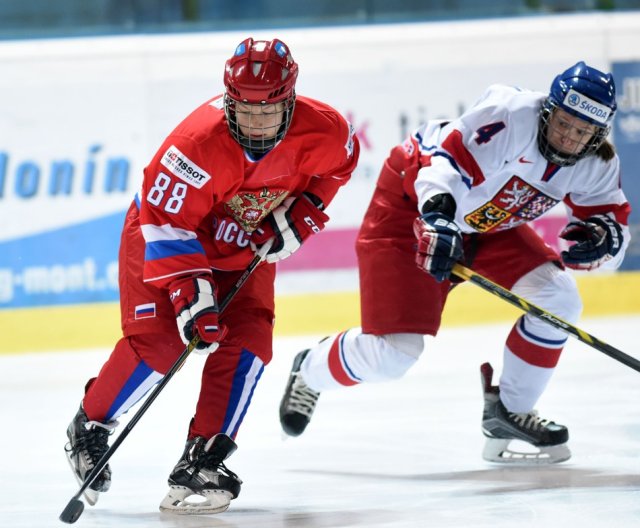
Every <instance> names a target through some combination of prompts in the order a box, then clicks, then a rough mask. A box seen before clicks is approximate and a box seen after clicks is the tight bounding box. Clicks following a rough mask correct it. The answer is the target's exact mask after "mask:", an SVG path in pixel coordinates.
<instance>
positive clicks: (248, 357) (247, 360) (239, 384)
mask: <svg viewBox="0 0 640 528" xmlns="http://www.w3.org/2000/svg"><path fill="white" fill-rule="evenodd" d="M255 358H256V356H255V354H253V353H252V352H250V351H249V350H246V349H244V348H243V349H242V353H241V354H240V359H239V360H238V366H237V367H236V372H235V374H234V376H233V383H232V384H231V393H230V394H229V403H228V404H227V412H226V413H225V417H224V423H223V424H222V430H223V431H226V430H227V429H228V428H229V426H230V425H231V422H232V420H233V416H234V415H235V413H236V409H237V408H238V404H239V403H240V399H241V398H242V394H243V392H244V388H245V385H246V382H247V374H248V373H249V372H250V371H251V366H252V365H253V361H254V359H255ZM263 371H264V365H263V366H262V368H261V369H260V372H259V373H258V376H257V377H256V379H255V382H254V384H253V386H252V387H251V392H250V394H249V398H248V399H247V401H246V405H245V407H244V409H243V410H242V414H241V419H240V420H238V424H237V425H236V427H235V428H234V431H233V433H234V434H235V433H236V432H237V430H238V427H239V426H240V424H241V423H242V418H244V415H245V414H246V412H247V408H248V407H249V404H250V403H251V398H252V396H253V391H254V389H255V387H256V385H257V383H258V380H259V379H260V376H261V375H262V372H263ZM229 436H231V437H232V438H233V434H230V435H229Z"/></svg>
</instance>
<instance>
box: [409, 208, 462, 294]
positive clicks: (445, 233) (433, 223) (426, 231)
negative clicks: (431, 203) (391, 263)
mask: <svg viewBox="0 0 640 528" xmlns="http://www.w3.org/2000/svg"><path fill="white" fill-rule="evenodd" d="M413 232H414V234H415V235H416V238H417V239H418V252H417V253H416V264H417V265H418V267H419V268H420V269H423V270H425V271H426V272H427V273H429V274H431V275H432V276H433V277H434V278H435V279H436V280H437V281H438V282H442V281H444V280H447V279H449V278H450V277H451V269H452V268H453V265H454V264H455V263H456V262H458V261H459V260H460V259H462V255H463V250H462V233H461V231H460V228H459V227H458V226H457V225H456V223H455V222H454V221H453V220H451V219H450V218H449V217H448V216H446V215H444V214H442V213H437V212H436V213H427V214H424V215H422V216H420V217H418V218H416V219H415V220H414V222H413Z"/></svg>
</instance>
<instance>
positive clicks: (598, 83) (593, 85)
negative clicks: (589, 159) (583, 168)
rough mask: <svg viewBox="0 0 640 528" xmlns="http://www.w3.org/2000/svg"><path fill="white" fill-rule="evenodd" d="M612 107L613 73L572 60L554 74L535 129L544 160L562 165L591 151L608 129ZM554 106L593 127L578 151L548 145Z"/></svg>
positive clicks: (603, 139)
mask: <svg viewBox="0 0 640 528" xmlns="http://www.w3.org/2000/svg"><path fill="white" fill-rule="evenodd" d="M616 107H617V105H616V88H615V83H614V81H613V76H612V75H611V74H610V73H603V72H601V71H599V70H596V69H595V68H592V67H590V66H587V65H586V64H585V63H584V62H582V61H580V62H578V63H576V64H574V65H573V66H571V68H569V69H568V70H566V71H564V72H562V73H561V74H560V75H558V76H556V78H555V79H554V80H553V82H552V83H551V89H550V90H549V96H548V97H547V98H546V100H545V101H544V103H543V105H542V109H541V112H540V127H539V131H538V145H539V147H540V152H541V153H542V154H543V155H544V157H545V158H546V159H547V160H548V161H550V162H552V163H556V164H557V165H562V166H567V165H573V164H575V163H576V162H577V161H578V160H579V159H582V158H584V157H586V156H589V155H591V154H593V153H594V152H595V151H596V150H598V148H599V147H600V145H602V143H603V142H604V141H605V139H606V137H607V135H608V134H609V131H610V130H611V121H612V119H613V116H614V114H615V111H616ZM556 108H560V109H562V110H564V111H565V112H567V113H569V114H571V115H573V116H576V117H579V118H580V119H582V120H584V121H586V122H588V123H591V124H592V125H595V126H596V127H597V128H596V133H595V134H594V136H593V137H592V138H591V140H590V141H589V142H588V143H587V145H586V146H585V147H584V148H583V149H582V150H581V151H580V152H577V153H573V154H565V153H563V152H560V151H558V150H557V149H555V148H553V147H552V146H551V145H549V142H548V140H547V130H548V126H549V118H550V117H551V114H552V113H553V111H554V110H555V109H556Z"/></svg>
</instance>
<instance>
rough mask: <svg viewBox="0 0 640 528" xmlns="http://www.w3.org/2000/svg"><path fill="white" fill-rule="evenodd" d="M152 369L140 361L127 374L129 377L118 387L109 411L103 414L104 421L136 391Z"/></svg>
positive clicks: (109, 418)
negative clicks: (118, 390)
mask: <svg viewBox="0 0 640 528" xmlns="http://www.w3.org/2000/svg"><path fill="white" fill-rule="evenodd" d="M153 372H154V371H153V369H152V368H150V367H149V366H148V365H147V364H146V363H145V362H144V361H140V363H139V364H138V366H137V367H136V368H135V370H134V371H133V372H132V373H131V376H129V379H128V380H127V382H126V383H125V384H124V387H122V389H120V392H119V393H118V395H117V396H116V398H115V400H113V403H112V404H111V407H109V411H108V412H107V415H106V416H105V421H109V420H111V418H112V417H113V415H114V414H115V413H116V411H117V410H118V409H120V407H122V405H123V404H124V402H126V401H127V400H128V399H129V397H130V396H131V395H132V394H133V393H134V392H135V391H136V389H137V388H138V387H139V386H140V385H142V384H143V383H144V381H145V380H146V379H147V378H148V377H149V376H150V375H151V374H152V373H153Z"/></svg>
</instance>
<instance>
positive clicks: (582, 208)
mask: <svg viewBox="0 0 640 528" xmlns="http://www.w3.org/2000/svg"><path fill="white" fill-rule="evenodd" d="M563 201H564V203H565V204H567V206H568V207H569V208H570V209H571V211H572V212H573V215H574V216H575V217H576V218H580V219H581V220H586V219H587V218H589V217H590V216H593V215H597V214H606V213H613V215H614V217H615V219H616V222H618V223H619V224H623V225H628V224H629V214H630V213H631V206H630V205H629V203H628V202H625V203H623V204H619V205H618V204H603V205H576V204H575V203H573V202H572V201H571V198H569V197H568V196H565V198H564V200H563Z"/></svg>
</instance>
